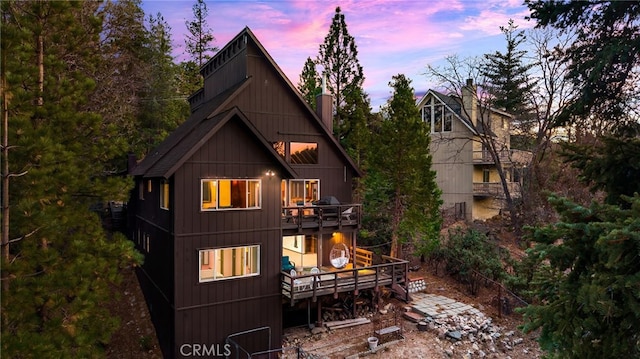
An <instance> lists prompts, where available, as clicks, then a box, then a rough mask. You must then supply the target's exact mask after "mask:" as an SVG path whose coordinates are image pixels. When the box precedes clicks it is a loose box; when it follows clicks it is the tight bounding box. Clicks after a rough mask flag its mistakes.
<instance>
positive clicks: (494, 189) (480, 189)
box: [473, 182, 521, 198]
mask: <svg viewBox="0 0 640 359" xmlns="http://www.w3.org/2000/svg"><path fill="white" fill-rule="evenodd" d="M520 186H521V185H520V183H518V182H507V188H508V189H509V193H510V194H511V197H512V198H518V197H520V196H521V193H520ZM473 196H474V197H480V198H483V197H485V198H487V197H493V198H505V195H504V189H503V188H502V183H501V182H474V183H473Z"/></svg>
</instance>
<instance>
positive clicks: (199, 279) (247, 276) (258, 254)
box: [198, 244, 261, 283]
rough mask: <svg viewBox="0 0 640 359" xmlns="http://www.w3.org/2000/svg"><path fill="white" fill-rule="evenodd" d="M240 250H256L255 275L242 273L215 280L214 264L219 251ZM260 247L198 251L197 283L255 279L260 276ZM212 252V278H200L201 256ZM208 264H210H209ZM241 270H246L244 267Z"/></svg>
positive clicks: (256, 245)
mask: <svg viewBox="0 0 640 359" xmlns="http://www.w3.org/2000/svg"><path fill="white" fill-rule="evenodd" d="M242 248H257V249H258V250H257V253H256V255H257V256H258V258H257V270H256V272H255V273H249V274H246V273H243V274H242V275H236V276H232V277H229V276H227V277H220V278H217V275H216V270H215V263H216V262H217V257H216V255H217V253H218V251H219V250H231V249H242ZM260 250H261V248H260V245H259V244H252V245H247V246H235V247H220V248H207V249H200V250H198V281H199V282H200V283H208V282H218V281H222V280H230V279H241V278H249V277H257V276H259V275H260V264H261V263H260ZM210 251H213V263H214V264H213V269H212V271H213V278H202V264H203V263H202V254H203V253H204V252H210ZM244 260H247V258H244ZM209 264H210V263H209ZM242 268H244V269H246V267H245V266H242Z"/></svg>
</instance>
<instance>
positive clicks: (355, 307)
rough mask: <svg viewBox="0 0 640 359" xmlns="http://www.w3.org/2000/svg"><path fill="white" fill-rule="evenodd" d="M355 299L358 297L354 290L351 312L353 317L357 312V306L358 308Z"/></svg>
mask: <svg viewBox="0 0 640 359" xmlns="http://www.w3.org/2000/svg"><path fill="white" fill-rule="evenodd" d="M357 299H358V295H357V294H356V292H355V291H354V292H353V313H352V314H353V317H354V318H355V317H356V313H357V312H358V311H357V308H358V301H357Z"/></svg>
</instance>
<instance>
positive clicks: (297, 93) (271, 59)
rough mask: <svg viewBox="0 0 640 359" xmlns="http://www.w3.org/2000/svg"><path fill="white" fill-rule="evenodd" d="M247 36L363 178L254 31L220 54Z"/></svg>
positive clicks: (247, 28) (242, 32)
mask: <svg viewBox="0 0 640 359" xmlns="http://www.w3.org/2000/svg"><path fill="white" fill-rule="evenodd" d="M245 35H246V36H247V37H248V39H250V40H251V41H252V42H253V43H254V44H255V45H256V47H257V48H258V49H259V50H260V52H261V54H262V55H263V56H264V57H265V59H267V61H268V62H269V64H270V65H271V66H272V67H273V68H274V69H275V70H276V72H277V73H278V75H279V76H280V78H281V79H282V80H283V81H284V82H285V83H286V85H287V86H286V87H287V88H288V89H289V91H291V92H292V94H293V95H294V96H295V97H296V98H297V99H298V100H299V102H300V104H302V105H303V106H304V107H305V108H306V110H307V112H308V113H309V116H310V117H311V118H313V119H315V121H316V122H317V124H318V125H319V126H320V128H321V131H322V132H323V133H324V134H325V135H326V137H327V139H329V141H330V142H331V143H332V144H333V146H334V147H335V149H336V150H338V152H339V153H340V155H341V156H342V157H343V158H344V159H345V160H346V161H347V163H348V164H349V165H350V166H351V169H352V170H353V171H354V172H355V173H356V174H357V175H358V176H360V177H362V176H363V173H362V171H361V170H360V169H359V168H358V165H356V163H355V162H354V161H353V159H352V158H351V156H349V155H348V154H347V152H346V151H345V150H344V148H343V147H342V145H341V144H340V142H339V141H338V140H337V139H336V138H335V137H334V136H333V132H332V131H330V130H329V128H328V127H327V126H326V125H325V124H324V122H322V119H321V118H320V117H319V116H318V114H317V113H316V111H315V109H313V108H311V106H310V105H309V104H308V103H307V101H305V100H304V98H303V97H302V94H300V91H298V89H297V88H296V87H295V86H294V85H293V83H291V81H290V80H289V78H288V77H287V75H285V73H284V72H283V71H282V69H280V66H278V64H277V63H276V62H275V61H274V60H273V58H272V57H271V55H270V54H269V52H268V51H267V50H266V49H265V48H264V46H262V43H260V41H259V40H258V38H257V37H256V36H255V35H254V33H253V31H251V29H250V28H249V27H248V26H247V27H245V28H244V29H243V30H242V31H241V32H240V33H239V34H238V35H236V36H235V37H234V38H233V39H231V41H229V42H228V43H227V45H225V46H224V47H223V48H222V49H220V51H219V52H218V53H223V52H224V49H225V48H226V47H227V46H230V44H232V43H234V41H236V39H237V38H239V37H241V36H245ZM214 58H215V56H214V57H213V58H211V59H210V60H209V61H213V59H214ZM206 65H207V64H204V65H203V67H205V66H206Z"/></svg>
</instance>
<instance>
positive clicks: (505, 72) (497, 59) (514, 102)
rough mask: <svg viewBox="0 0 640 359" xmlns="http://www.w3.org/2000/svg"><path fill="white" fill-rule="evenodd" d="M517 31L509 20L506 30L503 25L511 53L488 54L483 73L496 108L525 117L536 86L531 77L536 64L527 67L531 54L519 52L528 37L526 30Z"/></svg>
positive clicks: (508, 51)
mask: <svg viewBox="0 0 640 359" xmlns="http://www.w3.org/2000/svg"><path fill="white" fill-rule="evenodd" d="M517 29H518V26H516V25H515V24H514V23H513V20H509V24H508V25H507V26H506V27H505V26H500V30H501V31H502V33H504V36H505V39H506V40H507V51H506V52H505V53H502V52H499V51H496V52H495V53H493V54H485V55H484V57H485V60H486V61H485V63H484V66H483V69H482V74H483V75H484V76H486V77H487V79H488V81H487V83H486V84H485V86H486V87H487V90H489V91H490V92H491V95H492V97H493V101H492V102H493V106H494V107H497V108H504V109H505V110H506V111H507V112H509V113H514V114H515V113H520V114H521V113H522V112H523V111H526V107H527V105H526V104H527V97H528V96H527V95H528V93H529V92H531V90H532V88H533V87H534V85H535V84H533V83H531V82H530V81H529V77H528V72H529V70H530V69H531V67H532V66H533V64H525V63H524V57H525V55H526V54H527V52H526V51H524V50H519V49H518V46H520V45H521V44H522V43H523V42H525V41H526V36H525V35H524V32H523V31H516V30H517Z"/></svg>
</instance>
